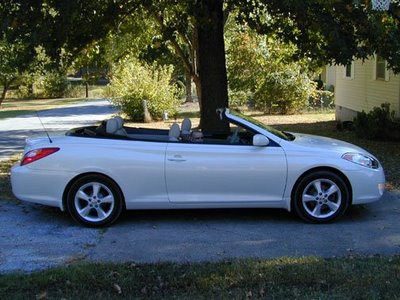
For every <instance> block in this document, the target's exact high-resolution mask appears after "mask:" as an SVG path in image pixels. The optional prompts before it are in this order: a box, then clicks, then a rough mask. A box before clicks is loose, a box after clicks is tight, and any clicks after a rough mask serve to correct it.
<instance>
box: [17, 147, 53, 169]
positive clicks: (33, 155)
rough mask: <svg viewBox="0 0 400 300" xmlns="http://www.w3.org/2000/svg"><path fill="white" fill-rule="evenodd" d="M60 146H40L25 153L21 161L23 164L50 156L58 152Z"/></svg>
mask: <svg viewBox="0 0 400 300" xmlns="http://www.w3.org/2000/svg"><path fill="white" fill-rule="evenodd" d="M58 150H60V148H57V147H53V148H40V149H35V150H31V151H29V152H28V153H26V154H25V155H24V157H23V158H22V161H21V166H24V165H27V164H30V163H33V162H34V161H37V160H39V159H42V158H43V157H46V156H49V155H50V154H53V153H56V152H57V151H58Z"/></svg>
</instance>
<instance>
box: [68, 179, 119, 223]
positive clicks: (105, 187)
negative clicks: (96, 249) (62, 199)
mask: <svg viewBox="0 0 400 300" xmlns="http://www.w3.org/2000/svg"><path fill="white" fill-rule="evenodd" d="M67 208H68V211H69V213H70V215H71V216H72V218H73V219H74V220H76V221H77V222H79V223H81V224H83V225H85V226H88V227H100V226H107V225H110V224H112V223H113V222H114V221H115V220H117V218H118V217H119V216H120V214H121V212H122V210H123V200H122V195H121V192H120V190H119V188H118V186H117V185H116V184H115V183H114V182H113V181H112V180H111V179H109V178H107V177H105V176H102V175H87V176H84V177H81V178H79V179H78V180H76V181H75V182H74V183H73V184H72V185H71V188H70V189H69V191H68V194H67Z"/></svg>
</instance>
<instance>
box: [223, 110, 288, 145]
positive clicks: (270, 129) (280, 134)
mask: <svg viewBox="0 0 400 300" xmlns="http://www.w3.org/2000/svg"><path fill="white" fill-rule="evenodd" d="M226 112H227V113H228V114H231V115H233V116H235V117H239V118H241V119H243V120H245V121H247V122H249V123H252V124H254V125H256V126H257V127H260V128H261V129H264V130H266V131H268V132H270V133H271V134H273V135H275V136H276V137H278V138H280V139H283V140H285V141H291V140H292V138H291V137H290V135H289V134H287V133H285V132H283V131H280V130H278V129H276V128H274V127H272V126H270V125H267V124H264V123H263V122H261V121H259V120H257V119H255V118H253V117H250V116H246V115H245V114H243V113H240V112H238V111H231V110H227V111H226Z"/></svg>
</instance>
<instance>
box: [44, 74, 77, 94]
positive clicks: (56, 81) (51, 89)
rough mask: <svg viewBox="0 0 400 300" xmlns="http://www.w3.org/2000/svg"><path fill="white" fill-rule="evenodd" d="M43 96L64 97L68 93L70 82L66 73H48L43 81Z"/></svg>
mask: <svg viewBox="0 0 400 300" xmlns="http://www.w3.org/2000/svg"><path fill="white" fill-rule="evenodd" d="M41 87H42V89H43V97H46V98H62V97H64V96H66V95H67V93H68V90H69V89H70V84H69V82H68V79H67V77H66V76H65V75H64V74H61V73H58V72H50V73H47V74H46V75H45V77H44V79H43V81H42V84H41Z"/></svg>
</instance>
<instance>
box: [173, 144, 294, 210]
mask: <svg viewBox="0 0 400 300" xmlns="http://www.w3.org/2000/svg"><path fill="white" fill-rule="evenodd" d="M165 166H166V183H167V190H168V196H169V201H170V202H173V203H191V204H196V203H198V204H201V203H206V202H209V203H226V204H228V203H230V202H232V203H238V202H246V203H251V202H261V201H267V202H268V201H279V200H282V196H283V193H284V189H285V185H286V177H287V163H286V158H285V154H284V151H283V149H282V148H281V147H279V146H278V145H275V146H265V147H257V146H252V145H230V144H204V143H203V144H197V143H181V142H175V143H170V144H169V145H168V147H167V151H166V162H165Z"/></svg>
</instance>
